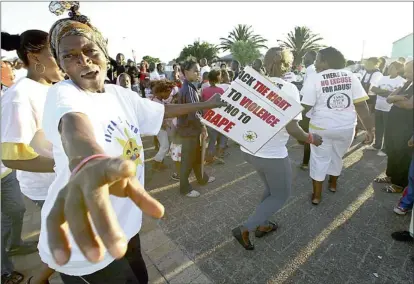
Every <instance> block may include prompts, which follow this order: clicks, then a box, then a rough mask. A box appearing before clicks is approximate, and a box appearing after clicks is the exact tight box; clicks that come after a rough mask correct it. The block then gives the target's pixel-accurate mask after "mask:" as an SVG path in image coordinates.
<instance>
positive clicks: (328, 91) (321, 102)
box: [301, 47, 373, 205]
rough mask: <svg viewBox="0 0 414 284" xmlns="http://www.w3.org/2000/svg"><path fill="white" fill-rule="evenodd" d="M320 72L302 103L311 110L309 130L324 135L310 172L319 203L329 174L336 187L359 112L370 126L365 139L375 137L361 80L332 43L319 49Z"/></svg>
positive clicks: (317, 63) (304, 92)
mask: <svg viewBox="0 0 414 284" xmlns="http://www.w3.org/2000/svg"><path fill="white" fill-rule="evenodd" d="M315 67H316V71H317V72H318V73H317V74H313V75H311V76H309V77H308V78H307V80H306V82H305V84H304V86H303V88H302V90H301V93H302V96H303V97H302V105H304V107H305V111H306V112H307V113H308V111H310V123H309V131H310V132H312V134H319V135H321V136H322V138H323V144H322V145H321V146H320V147H315V146H313V145H311V158H310V176H311V178H312V181H313V196H312V203H313V204H314V205H317V204H319V202H320V200H321V194H322V185H323V181H324V180H325V177H326V175H329V190H330V191H331V192H335V191H336V187H337V185H336V183H337V180H338V177H339V175H340V174H341V171H342V157H343V156H344V155H345V153H346V152H347V151H348V149H349V146H351V143H352V141H353V137H354V131H355V126H356V123H357V113H358V115H359V117H360V119H361V121H362V123H363V125H364V126H365V128H366V129H367V130H368V132H367V137H366V141H365V143H371V142H372V139H373V132H372V128H373V127H372V121H371V120H370V117H369V110H368V106H367V103H366V101H367V100H368V99H369V98H368V95H367V93H366V92H365V90H364V88H363V87H362V85H361V82H360V81H359V80H358V79H357V78H356V76H355V75H354V74H353V73H351V72H350V71H348V70H346V69H345V58H344V56H343V55H342V53H341V52H340V51H339V50H337V49H335V48H333V47H328V48H325V49H322V50H320V51H319V53H318V55H317V56H316V61H315Z"/></svg>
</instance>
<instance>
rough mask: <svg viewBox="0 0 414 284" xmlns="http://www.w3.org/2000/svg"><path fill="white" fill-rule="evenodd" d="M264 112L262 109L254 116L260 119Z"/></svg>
mask: <svg viewBox="0 0 414 284" xmlns="http://www.w3.org/2000/svg"><path fill="white" fill-rule="evenodd" d="M265 112H267V111H266V110H265V109H264V108H262V109H261V110H260V111H259V112H258V113H256V115H257V116H258V117H259V118H261V117H262V115H263V114H264V113H265Z"/></svg>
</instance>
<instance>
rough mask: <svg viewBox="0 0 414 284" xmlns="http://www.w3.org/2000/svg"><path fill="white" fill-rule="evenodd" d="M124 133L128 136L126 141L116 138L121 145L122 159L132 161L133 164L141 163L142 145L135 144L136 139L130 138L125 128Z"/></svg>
mask: <svg viewBox="0 0 414 284" xmlns="http://www.w3.org/2000/svg"><path fill="white" fill-rule="evenodd" d="M124 133H125V135H126V137H127V138H128V140H127V141H125V140H123V139H121V138H116V140H117V141H118V143H119V144H121V146H122V147H123V153H122V157H123V158H124V159H127V160H131V161H133V162H134V163H135V165H137V166H138V165H142V160H141V149H142V146H139V145H138V144H137V141H136V140H135V139H134V138H131V136H130V135H129V133H128V130H127V129H126V128H124Z"/></svg>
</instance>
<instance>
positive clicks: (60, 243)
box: [46, 187, 70, 265]
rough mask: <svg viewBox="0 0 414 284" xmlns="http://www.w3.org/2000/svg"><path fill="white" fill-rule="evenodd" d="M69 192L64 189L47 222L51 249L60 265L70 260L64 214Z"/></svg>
mask: <svg viewBox="0 0 414 284" xmlns="http://www.w3.org/2000/svg"><path fill="white" fill-rule="evenodd" d="M67 191H68V190H67V187H65V188H64V189H62V191H61V192H60V194H59V195H58V197H57V198H56V201H55V204H54V205H53V207H52V209H51V211H50V213H49V216H47V220H46V227H47V238H48V242H49V248H50V251H51V252H52V255H53V258H54V259H55V262H56V263H57V264H58V265H64V264H66V263H67V262H68V261H69V259H70V244H69V239H68V226H67V223H66V219H65V214H64V210H65V199H64V197H63V196H64V194H66V193H67Z"/></svg>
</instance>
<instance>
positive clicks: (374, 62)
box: [367, 57, 380, 65]
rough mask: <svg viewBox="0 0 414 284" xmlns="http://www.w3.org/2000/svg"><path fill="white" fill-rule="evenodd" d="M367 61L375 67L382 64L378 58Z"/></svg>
mask: <svg viewBox="0 0 414 284" xmlns="http://www.w3.org/2000/svg"><path fill="white" fill-rule="evenodd" d="M367 61H369V62H371V63H372V64H374V65H378V64H379V63H380V60H379V58H378V57H370V58H368V59H367Z"/></svg>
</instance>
